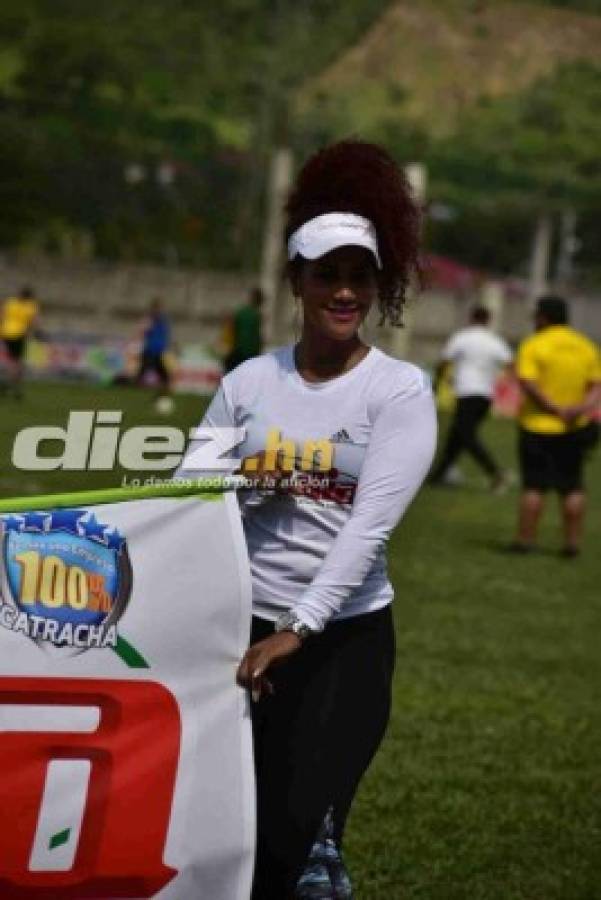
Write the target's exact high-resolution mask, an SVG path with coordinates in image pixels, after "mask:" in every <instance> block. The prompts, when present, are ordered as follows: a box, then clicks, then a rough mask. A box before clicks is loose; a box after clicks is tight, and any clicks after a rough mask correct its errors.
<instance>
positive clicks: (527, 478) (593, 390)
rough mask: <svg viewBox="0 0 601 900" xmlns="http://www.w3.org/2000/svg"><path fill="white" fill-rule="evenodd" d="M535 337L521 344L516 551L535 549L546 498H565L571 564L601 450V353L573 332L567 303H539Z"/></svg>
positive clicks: (547, 300)
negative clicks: (599, 436)
mask: <svg viewBox="0 0 601 900" xmlns="http://www.w3.org/2000/svg"><path fill="white" fill-rule="evenodd" d="M535 326H536V331H535V333H534V334H533V335H532V336H531V337H529V338H526V340H525V341H523V342H522V344H520V346H519V348H518V353H517V362H516V373H517V376H518V378H519V381H520V385H521V388H522V391H523V394H524V397H523V403H522V407H521V410H520V416H519V423H520V434H519V458H520V469H521V476H522V495H521V498H520V506H519V516H518V525H517V536H516V539H515V541H514V543H513V544H512V545H511V546H510V549H511V550H513V551H514V552H518V553H527V552H529V551H530V550H532V549H533V547H534V544H535V541H536V534H537V528H538V523H539V520H540V516H541V513H542V510H543V505H544V497H545V493H546V492H547V491H549V490H555V491H557V493H558V494H559V496H560V498H561V515H562V521H563V540H564V543H563V548H562V550H561V553H562V555H563V556H565V557H568V558H569V557H575V556H577V555H578V553H579V551H580V543H581V539H582V528H583V522H584V513H585V502H586V498H585V491H584V484H583V467H584V461H585V458H586V454H587V451H588V449H589V448H590V447H591V445H592V444H594V443H595V435H596V430H597V425H596V423H595V421H594V414H595V411H596V410H598V408H599V405H600V404H601V357H600V355H599V348H598V347H597V346H596V345H595V344H594V343H593V342H592V341H590V340H589V339H588V338H587V337H585V335H583V334H580V333H579V332H578V331H575V330H574V329H573V328H570V327H569V325H568V308H567V305H566V302H565V300H563V299H562V298H561V297H554V296H546V297H541V299H540V300H539V301H538V303H537V306H536V312H535Z"/></svg>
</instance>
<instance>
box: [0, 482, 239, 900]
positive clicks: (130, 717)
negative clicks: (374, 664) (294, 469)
mask: <svg viewBox="0 0 601 900" xmlns="http://www.w3.org/2000/svg"><path fill="white" fill-rule="evenodd" d="M0 540H1V541H2V559H1V564H0V575H1V583H0V604H1V605H0V809H1V810H2V822H3V835H2V841H0V896H1V897H2V898H4V900H12V898H28V900H37V898H40V900H42V898H43V900H71V898H96V900H118V898H126V897H127V898H130V897H131V898H140V900H141V898H150V897H156V898H160V900H248V897H249V894H250V885H251V878H252V860H253V852H254V782H253V771H252V746H251V731H250V720H249V713H248V705H247V704H248V700H247V696H246V693H245V692H244V691H243V690H242V689H240V688H239V687H237V686H236V684H235V671H236V666H237V663H238V661H239V659H240V657H241V656H242V654H243V652H244V650H245V648H246V646H247V644H248V637H249V626H250V583H249V576H248V563H247V558H246V549H245V545H244V540H243V536H242V531H241V525H240V521H239V514H238V509H237V505H236V501H235V498H234V497H233V495H231V494H230V495H228V494H224V495H220V496H217V497H215V498H208V497H207V498H203V499H201V498H199V497H181V498H177V499H176V498H158V499H144V500H131V501H129V502H122V503H111V504H105V505H101V506H92V507H85V506H82V507H80V508H77V509H74V508H69V509H64V508H62V509H54V510H47V511H41V512H33V511H32V512H21V513H13V514H3V515H1V516H0Z"/></svg>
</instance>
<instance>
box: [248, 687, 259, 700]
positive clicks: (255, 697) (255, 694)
mask: <svg viewBox="0 0 601 900" xmlns="http://www.w3.org/2000/svg"><path fill="white" fill-rule="evenodd" d="M250 696H251V697H252V701H253V703H258V702H259V700H260V699H261V692H260V691H259V690H257V688H253V689H252V691H251V692H250Z"/></svg>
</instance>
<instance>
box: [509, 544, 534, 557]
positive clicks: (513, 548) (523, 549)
mask: <svg viewBox="0 0 601 900" xmlns="http://www.w3.org/2000/svg"><path fill="white" fill-rule="evenodd" d="M503 549H504V551H505V553H516V554H518V555H520V556H526V555H527V554H528V553H534V551H535V550H536V547H535V546H534V544H523V543H522V542H521V541H512V542H511V544H507V546H506V547H504V548H503Z"/></svg>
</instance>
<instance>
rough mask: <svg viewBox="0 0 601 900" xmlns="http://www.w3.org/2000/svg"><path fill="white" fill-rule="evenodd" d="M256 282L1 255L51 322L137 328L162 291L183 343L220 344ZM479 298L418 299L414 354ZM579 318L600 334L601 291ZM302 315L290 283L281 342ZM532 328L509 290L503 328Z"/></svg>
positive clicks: (432, 356)
mask: <svg viewBox="0 0 601 900" xmlns="http://www.w3.org/2000/svg"><path fill="white" fill-rule="evenodd" d="M255 283H256V277H255V276H254V275H252V274H250V273H249V274H248V275H245V274H236V273H233V274H232V273H226V272H207V271H195V270H188V269H169V268H165V267H164V266H153V265H127V264H118V265H116V264H108V263H100V262H94V263H90V262H86V263H78V262H64V261H61V260H57V259H48V258H40V257H36V258H31V259H25V258H17V257H10V256H7V255H5V256H4V257H0V297H5V296H7V295H9V294H10V293H13V292H14V291H15V290H17V289H18V288H19V287H21V286H22V285H24V284H31V285H33V287H34V288H35V290H36V292H37V294H38V296H39V298H40V301H41V305H42V314H43V324H44V327H46V328H47V329H48V330H55V329H65V330H79V331H82V330H86V331H90V332H93V333H98V334H102V335H105V334H123V335H126V336H129V335H132V334H133V333H135V331H136V328H137V325H138V323H139V321H140V319H141V318H142V316H143V315H144V313H145V312H146V310H147V308H148V304H149V302H150V300H151V299H152V298H153V297H155V296H160V297H161V298H162V299H163V301H164V304H165V307H166V309H167V311H168V312H169V315H170V318H171V321H172V325H173V331H174V336H175V340H176V341H177V342H178V343H194V342H202V343H204V344H208V345H212V346H216V345H217V344H218V342H219V336H220V333H221V329H222V325H223V322H224V319H225V318H226V316H227V315H228V314H229V313H231V312H232V311H233V310H234V309H235V308H236V307H237V306H238V305H239V304H240V303H241V302H242V301H243V300H244V298H245V296H246V294H247V292H248V290H249V288H250V287H252V286H253V284H255ZM478 300H479V298H478V297H477V296H475V295H473V294H472V295H470V294H456V295H454V294H448V293H446V294H444V293H440V292H434V291H431V292H428V293H426V294H423V295H422V296H421V297H420V298H419V299H418V300H417V301H415V302H414V303H412V305H411V315H410V319H411V326H410V329H409V330H410V341H409V349H408V352H407V355H408V356H409V357H410V358H411V359H413V360H415V361H416V362H420V363H423V364H426V365H431V364H432V363H433V362H434V361H435V360H436V358H437V356H438V353H439V350H440V347H441V345H442V343H443V342H444V340H445V339H446V338H447V336H448V335H449V334H450V333H451V332H452V331H453V330H454V329H456V328H458V327H460V326H462V325H464V324H465V323H466V322H467V320H468V316H469V310H470V308H471V306H473V304H474V303H475V302H477V301H478ZM571 308H572V322H573V324H574V326H575V327H576V328H580V329H582V330H583V331H585V332H586V333H587V334H589V335H591V336H592V337H594V338H595V339H596V340H598V341H601V297H599V296H587V297H584V296H575V297H572V298H571ZM375 321H376V317H372V319H371V321H370V322H368V324H367V326H366V330H365V333H366V336H367V338H368V339H369V340H370V341H372V342H373V343H376V344H377V345H379V346H381V347H382V348H383V349H386V350H389V351H392V352H394V347H395V346H399V343H402V339H401V341H399V338H398V336H397V335H396V334H395V333H394V332H396V329H394V330H393V329H386V330H382V329H378V328H376V327H375ZM299 324H300V319H299V316H298V313H297V312H296V309H295V302H294V300H293V299H292V297H291V296H290V295H289V293H288V292H287V290H285V289H283V290H282V296H281V297H280V301H279V316H278V328H277V331H278V343H280V342H281V343H283V342H285V341H289V340H292V339H293V338H294V337H295V331H296V333H298V327H299ZM531 329H532V307H531V305H530V304H529V303H527V302H526V301H524V300H523V299H522V298H520V297H518V296H517V295H515V294H509V295H508V296H506V297H505V299H504V302H503V307H502V310H501V312H500V316H499V322H498V330H499V331H500V332H501V333H502V334H503V335H504V336H505V337H506V338H507V339H508V340H509V341H510V342H511V343H513V344H516V343H517V342H518V341H519V340H520V339H521V338H522V337H523V336H524V335H525V334H528V333H529V332H530V331H531Z"/></svg>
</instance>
